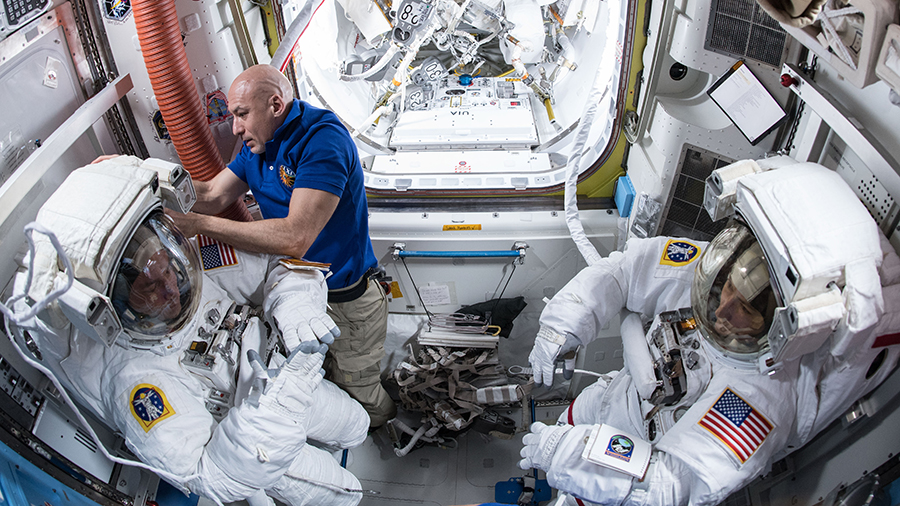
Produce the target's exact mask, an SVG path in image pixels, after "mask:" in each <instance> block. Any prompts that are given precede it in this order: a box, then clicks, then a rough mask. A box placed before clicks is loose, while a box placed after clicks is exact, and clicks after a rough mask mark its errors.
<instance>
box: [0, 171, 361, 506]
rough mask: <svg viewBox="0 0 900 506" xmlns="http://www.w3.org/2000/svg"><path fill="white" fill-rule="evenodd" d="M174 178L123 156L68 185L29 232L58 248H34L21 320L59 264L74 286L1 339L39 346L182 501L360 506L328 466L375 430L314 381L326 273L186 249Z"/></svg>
mask: <svg viewBox="0 0 900 506" xmlns="http://www.w3.org/2000/svg"><path fill="white" fill-rule="evenodd" d="M172 167H177V166H174V165H173V164H168V163H166V162H162V161H159V160H152V159H151V160H147V161H142V160H139V159H137V158H134V157H118V158H115V159H112V160H106V161H103V162H101V163H98V164H94V165H89V166H87V167H83V168H81V169H77V170H75V171H73V172H72V174H70V176H69V177H68V178H67V179H66V180H65V181H64V182H63V183H62V184H61V185H60V187H59V188H58V189H57V191H56V192H55V193H54V194H53V195H52V196H51V197H50V198H49V199H48V200H47V202H46V203H45V204H44V205H43V206H42V208H41V210H40V211H39V213H38V216H37V220H36V221H37V222H38V224H40V225H43V226H44V227H45V228H46V229H49V230H50V231H51V232H53V233H54V234H55V236H56V238H57V239H58V241H59V244H60V248H58V249H57V248H54V247H53V245H52V243H51V242H50V241H49V240H47V239H44V238H43V237H41V238H38V239H37V240H36V241H35V242H36V244H35V248H34V251H33V253H31V254H30V257H31V258H30V262H27V263H29V265H30V266H31V267H30V269H26V268H22V269H20V272H19V273H17V276H16V280H15V288H14V293H15V294H17V295H27V297H24V296H23V297H19V298H18V299H17V301H16V313H18V314H25V313H26V312H27V311H28V310H29V309H30V307H33V306H35V305H37V304H39V303H41V302H40V301H48V300H49V299H48V297H47V295H48V294H50V293H53V291H54V290H56V289H58V288H59V287H60V286H62V285H64V284H65V283H66V281H65V280H66V277H67V274H68V272H67V271H68V269H65V268H64V267H63V265H64V263H63V262H64V261H65V260H68V261H69V262H70V264H71V272H72V273H73V274H74V278H75V280H74V283H73V286H72V287H71V288H69V289H68V290H67V291H66V292H64V293H63V294H62V295H60V296H59V298H58V299H56V300H52V301H50V303H49V305H47V306H46V308H45V309H44V310H43V311H40V312H38V313H37V316H36V317H33V318H31V319H27V320H24V321H21V322H18V323H16V322H13V321H7V330H8V333H9V335H10V336H13V337H14V338H15V339H16V340H17V341H18V342H19V343H25V342H30V341H33V344H32V346H31V347H32V348H33V347H34V344H36V345H37V350H36V351H34V352H33V353H34V355H35V358H38V359H39V360H40V362H41V364H43V365H45V366H46V367H48V368H49V369H50V371H51V372H52V373H53V375H54V376H56V378H57V379H58V380H59V382H60V383H61V385H62V386H63V387H64V388H65V390H66V391H67V392H68V393H69V394H70V396H71V397H73V398H74V399H75V400H76V401H77V402H78V403H79V404H80V405H81V406H82V407H84V408H87V409H89V410H90V411H91V412H93V414H94V415H96V416H97V417H98V418H99V419H101V420H102V421H104V422H105V423H106V424H107V425H109V426H110V427H111V428H112V429H113V430H115V431H117V432H120V433H121V434H123V435H124V438H125V442H126V445H127V446H128V448H129V449H130V450H131V451H132V452H133V453H134V455H135V456H137V457H138V459H140V460H141V461H142V462H144V463H145V464H148V465H150V466H152V467H153V468H154V469H155V470H156V471H157V472H158V473H159V474H160V476H161V477H163V478H164V479H166V480H167V481H169V482H171V483H172V484H173V485H175V486H178V487H179V488H181V489H182V490H184V491H191V492H194V493H196V494H198V495H201V496H204V497H208V498H211V499H213V500H216V501H218V502H220V503H224V502H234V501H238V500H242V499H249V500H251V501H253V502H254V504H259V502H256V501H258V500H260V499H261V498H264V496H269V497H272V498H276V499H278V500H280V501H282V502H284V503H286V504H290V505H305V504H337V505H355V504H357V503H359V501H360V499H361V497H362V494H361V492H360V490H359V489H360V485H359V481H358V480H357V479H356V478H355V477H354V476H353V475H352V474H351V473H350V472H349V471H347V470H346V469H343V468H342V467H340V465H339V463H338V462H337V461H336V460H335V458H334V457H333V455H332V454H331V451H333V450H335V449H340V448H350V447H353V446H356V445H358V444H360V443H361V442H362V441H363V440H364V439H365V437H366V432H367V429H368V427H369V418H368V415H367V414H366V412H365V410H364V409H363V408H362V406H361V405H360V404H359V403H357V402H356V401H354V400H353V399H351V398H350V397H349V396H348V395H347V394H346V393H345V392H343V391H342V390H340V389H339V388H338V387H337V386H335V385H334V384H333V383H330V382H329V381H327V380H324V379H323V378H322V376H323V375H322V374H321V365H322V360H323V359H324V353H325V350H326V349H327V348H326V344H325V343H328V342H331V341H333V338H334V335H336V334H337V332H339V331H338V330H337V328H336V326H335V325H334V322H332V321H331V319H330V318H329V317H328V316H327V314H326V312H325V304H326V302H325V301H326V293H327V292H326V290H327V289H326V285H325V272H324V271H327V268H325V267H323V266H322V265H309V264H307V263H304V262H302V261H297V260H295V259H284V258H280V257H276V256H271V255H263V254H255V253H248V252H243V251H238V250H234V249H233V248H231V247H230V246H228V245H225V244H221V243H217V242H215V241H211V240H208V239H206V238H203V237H200V236H198V237H197V238H196V239H186V238H185V237H184V236H183V235H182V234H181V232H179V231H178V229H177V228H176V227H175V226H174V223H173V222H172V220H171V219H170V218H169V217H168V216H166V215H165V213H164V211H163V206H162V201H163V197H164V196H165V191H166V186H165V185H164V184H162V183H163V181H165V180H167V179H166V177H164V176H166V174H170V171H171V169H172ZM179 169H180V168H179ZM188 181H189V179H188ZM167 202H168V201H167ZM60 252H61V253H63V254H64V255H61V254H60ZM198 252H199V254H198ZM63 256H64V257H65V259H64V258H63ZM29 281H30V284H29ZM104 308H105V309H104ZM23 349H24V348H23ZM263 500H266V501H268V499H263Z"/></svg>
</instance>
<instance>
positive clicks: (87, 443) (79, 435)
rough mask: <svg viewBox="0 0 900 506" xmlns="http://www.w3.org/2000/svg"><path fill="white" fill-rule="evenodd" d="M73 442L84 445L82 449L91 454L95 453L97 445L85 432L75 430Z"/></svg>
mask: <svg viewBox="0 0 900 506" xmlns="http://www.w3.org/2000/svg"><path fill="white" fill-rule="evenodd" d="M75 441H78V442H79V443H81V444H82V445H84V447H85V448H87V449H88V450H90V451H91V453H97V449H98V448H97V443H95V442H94V440H93V439H91V436H90V435H89V434H88V433H87V432H84V431H83V430H81V428H77V429H75Z"/></svg>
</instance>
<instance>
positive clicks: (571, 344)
mask: <svg viewBox="0 0 900 506" xmlns="http://www.w3.org/2000/svg"><path fill="white" fill-rule="evenodd" d="M577 347H578V339H577V338H576V337H575V336H573V335H572V334H566V335H565V336H563V335H562V334H560V333H559V332H556V331H555V330H553V329H551V328H550V327H546V326H543V325H541V328H540V330H539V331H538V333H537V337H535V338H534V347H533V348H532V349H531V354H529V355H528V362H529V363H530V364H531V369H532V374H533V375H534V383H535V385H540V384H541V383H543V384H544V385H547V386H548V387H549V386H552V385H553V373H554V371H555V370H556V359H557V357H559V355H560V354H562V353H565V352H568V351H570V350H574V349H575V348H577Z"/></svg>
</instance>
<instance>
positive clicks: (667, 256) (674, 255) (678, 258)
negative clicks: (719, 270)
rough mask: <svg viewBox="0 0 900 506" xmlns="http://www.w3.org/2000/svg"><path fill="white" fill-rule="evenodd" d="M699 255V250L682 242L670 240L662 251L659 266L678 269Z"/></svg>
mask: <svg viewBox="0 0 900 506" xmlns="http://www.w3.org/2000/svg"><path fill="white" fill-rule="evenodd" d="M699 255H700V248H698V247H697V246H695V245H693V244H691V243H689V242H687V241H683V240H678V239H670V240H669V242H667V243H666V247H665V248H664V249H663V255H662V258H661V259H660V261H659V264H660V265H674V266H676V267H680V266H682V265H687V264H689V263H691V262H693V261H694V259H695V258H697V257H698V256H699Z"/></svg>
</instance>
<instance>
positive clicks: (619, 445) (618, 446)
mask: <svg viewBox="0 0 900 506" xmlns="http://www.w3.org/2000/svg"><path fill="white" fill-rule="evenodd" d="M609 450H611V451H613V452H615V453H617V454H619V455H622V456H624V457H628V456H630V455H631V452H632V451H634V441H632V440H631V439H629V438H627V437H625V436H623V435H621V434H617V435H615V436H613V437H611V438H610V439H609Z"/></svg>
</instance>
